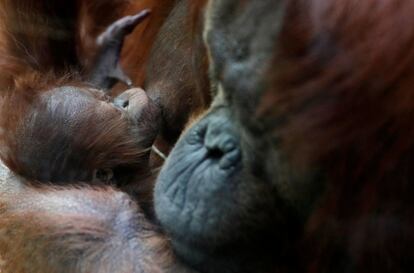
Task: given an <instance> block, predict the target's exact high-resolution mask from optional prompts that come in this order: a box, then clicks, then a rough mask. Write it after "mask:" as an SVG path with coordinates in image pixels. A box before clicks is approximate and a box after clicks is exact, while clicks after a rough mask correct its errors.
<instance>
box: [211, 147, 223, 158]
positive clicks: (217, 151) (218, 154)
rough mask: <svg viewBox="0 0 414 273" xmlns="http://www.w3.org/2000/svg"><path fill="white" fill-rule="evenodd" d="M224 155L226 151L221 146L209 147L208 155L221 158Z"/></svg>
mask: <svg viewBox="0 0 414 273" xmlns="http://www.w3.org/2000/svg"><path fill="white" fill-rule="evenodd" d="M223 155H224V152H223V151H222V150H221V149H219V148H212V149H209V150H208V152H207V156H208V157H209V158H212V159H220V158H222V157H223Z"/></svg>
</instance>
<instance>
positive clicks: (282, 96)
mask: <svg viewBox="0 0 414 273" xmlns="http://www.w3.org/2000/svg"><path fill="white" fill-rule="evenodd" d="M196 4H198V1H196ZM206 14H207V15H206V21H205V36H204V37H205V41H206V44H207V48H208V55H209V57H210V76H211V81H212V92H213V93H214V94H215V96H214V100H213V103H212V106H211V107H210V109H209V110H208V111H207V112H206V113H204V114H203V115H201V116H200V117H198V118H197V119H196V122H194V123H193V124H192V126H191V127H190V128H188V129H187V130H186V133H185V134H184V135H182V136H181V138H180V140H179V141H178V143H177V144H176V146H175V147H174V149H173V150H172V152H171V153H170V156H169V158H168V160H167V162H166V164H165V165H164V166H163V169H162V171H161V173H160V175H159V177H158V181H157V184H156V189H155V209H156V214H157V216H158V218H159V220H160V222H161V224H162V227H163V228H164V229H165V230H166V231H167V232H168V235H169V236H170V237H171V240H172V243H173V246H174V250H175V252H176V253H177V254H178V255H179V256H180V257H181V258H182V259H183V260H184V261H186V262H187V263H188V264H190V265H192V266H193V267H194V268H196V269H198V270H200V271H201V272H361V273H362V272H412V271H413V270H414V265H413V262H412V261H413V260H414V259H413V258H414V257H413V253H414V252H413V250H414V236H413V235H414V233H413V231H412V226H413V221H414V217H413V211H414V206H413V201H412V200H413V199H412V195H413V194H414V185H413V183H411V181H413V178H414V169H413V168H412V162H414V158H413V157H414V129H413V128H414V127H413V125H412V120H413V119H414V95H413V94H414V93H413V92H412V88H413V84H414V65H413V64H414V32H413V31H412V30H411V28H410V26H411V25H412V24H413V23H414V16H413V14H414V2H412V1H405V0H394V1H359V0H332V1H319V0H280V1H274V0H263V1H253V0H247V1H236V0H210V1H209V3H208V9H207V12H206Z"/></svg>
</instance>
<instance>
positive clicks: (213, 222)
mask: <svg viewBox="0 0 414 273" xmlns="http://www.w3.org/2000/svg"><path fill="white" fill-rule="evenodd" d="M237 5H238V1H210V4H209V8H208V10H207V20H206V27H205V28H206V30H205V40H206V44H207V47H208V51H209V55H210V58H211V59H210V62H211V64H212V65H211V67H210V75H211V80H212V82H213V83H214V84H213V90H212V92H213V94H215V99H214V101H213V104H212V106H211V108H210V109H209V111H208V112H207V113H206V114H205V115H203V116H202V117H201V118H199V120H198V121H197V122H195V123H194V124H193V125H192V126H191V127H190V128H189V129H187V131H186V132H185V133H184V134H183V135H182V136H181V138H180V140H179V141H178V143H177V144H176V146H175V148H174V149H173V150H172V152H171V154H170V156H169V158H168V160H167V162H166V163H165V165H164V167H163V169H162V171H161V173H160V176H159V178H158V181H157V184H156V188H155V209H156V213H157V216H158V218H159V220H160V222H161V224H162V225H163V227H164V228H165V229H166V230H167V232H168V233H169V234H170V236H171V237H172V242H173V244H174V246H175V250H176V252H177V253H178V254H179V256H181V257H182V258H183V259H184V260H185V261H187V262H188V263H189V264H191V265H193V266H195V267H196V268H197V269H200V270H201V271H203V272H262V271H269V270H270V268H271V267H272V266H271V265H270V266H268V265H267V266H266V265H264V264H266V262H270V260H271V259H273V262H270V263H273V264H277V261H278V259H279V258H278V257H277V256H275V255H273V254H274V253H277V252H278V250H277V249H278V248H279V246H281V245H288V244H290V243H291V244H292V245H293V244H294V241H295V237H296V236H298V234H299V232H300V230H301V226H302V224H303V222H304V221H305V219H306V216H307V215H308V213H309V210H310V208H311V207H312V204H313V203H314V201H315V200H316V197H317V195H318V192H319V191H320V183H319V182H318V181H319V180H318V179H317V178H318V176H317V175H316V174H317V173H316V172H315V173H314V172H307V173H301V172H300V171H294V170H293V169H291V167H290V165H289V163H288V162H287V161H286V160H285V158H284V157H283V155H282V154H281V153H279V152H278V148H277V145H274V144H275V142H276V140H275V139H274V138H273V136H270V132H271V131H270V129H269V128H266V126H264V125H265V121H264V120H261V119H258V118H257V116H256V110H257V109H258V105H259V103H260V101H261V97H262V94H263V93H264V87H265V86H266V78H265V77H264V75H265V71H266V70H267V68H268V66H269V65H270V61H271V60H272V55H273V45H274V37H275V35H276V33H277V32H278V30H279V20H278V17H280V12H278V11H281V10H282V9H283V8H282V6H281V5H280V2H278V1H261V2H260V3H258V2H256V1H247V3H246V4H245V5H244V6H243V7H239V8H236V6H237ZM233 10H236V11H235V12H230V11H233ZM258 14H260V16H259V15H258ZM258 17H259V18H258ZM314 182H316V183H314ZM272 253H273V254H272ZM269 256H272V258H268V257H269ZM278 256H279V257H280V260H281V261H283V259H285V257H289V250H288V247H284V248H282V249H281V250H280V254H279V255H278ZM286 259H288V258H286ZM284 262H286V261H284ZM278 263H279V264H283V262H280V261H279V262H278Z"/></svg>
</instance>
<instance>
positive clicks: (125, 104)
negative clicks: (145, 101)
mask: <svg viewBox="0 0 414 273" xmlns="http://www.w3.org/2000/svg"><path fill="white" fill-rule="evenodd" d="M128 106H129V100H125V101H123V102H122V108H127V107H128Z"/></svg>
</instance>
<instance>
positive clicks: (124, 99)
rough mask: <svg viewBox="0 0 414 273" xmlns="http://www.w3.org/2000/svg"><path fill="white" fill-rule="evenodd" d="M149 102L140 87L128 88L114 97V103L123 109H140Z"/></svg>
mask: <svg viewBox="0 0 414 273" xmlns="http://www.w3.org/2000/svg"><path fill="white" fill-rule="evenodd" d="M148 103H149V98H148V96H147V94H146V93H145V91H144V90H143V89H141V88H132V89H128V90H126V91H125V92H123V93H122V94H120V95H119V96H117V97H116V98H115V99H114V105H115V106H117V107H118V108H121V109H125V110H141V109H143V108H145V107H146V106H147V105H148Z"/></svg>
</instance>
